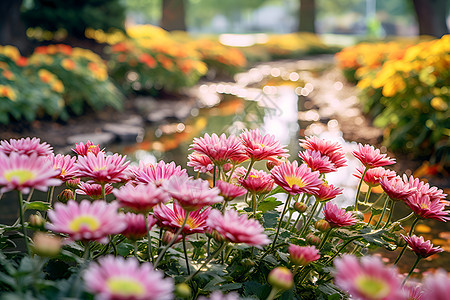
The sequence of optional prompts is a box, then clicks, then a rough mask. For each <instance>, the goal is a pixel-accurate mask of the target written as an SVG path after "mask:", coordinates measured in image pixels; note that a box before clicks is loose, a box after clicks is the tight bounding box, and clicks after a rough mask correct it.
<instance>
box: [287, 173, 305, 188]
mask: <svg viewBox="0 0 450 300" xmlns="http://www.w3.org/2000/svg"><path fill="white" fill-rule="evenodd" d="M284 179H285V180H286V182H287V184H289V187H293V186H294V185H296V186H298V187H299V188H301V187H304V186H305V184H304V183H303V182H302V180H301V178H298V177H292V176H285V177H284Z"/></svg>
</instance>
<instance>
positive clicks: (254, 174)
mask: <svg viewBox="0 0 450 300" xmlns="http://www.w3.org/2000/svg"><path fill="white" fill-rule="evenodd" d="M238 181H239V183H240V184H241V185H242V186H243V187H244V188H246V189H247V190H248V191H249V192H250V193H252V194H256V195H260V194H266V193H268V192H270V191H271V190H272V188H273V184H274V180H273V179H272V176H270V175H269V174H267V173H266V172H264V171H260V170H255V169H252V170H251V171H250V174H249V176H248V177H247V179H244V177H240V178H239V179H238Z"/></svg>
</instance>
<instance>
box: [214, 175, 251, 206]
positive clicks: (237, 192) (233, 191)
mask: <svg viewBox="0 0 450 300" xmlns="http://www.w3.org/2000/svg"><path fill="white" fill-rule="evenodd" d="M216 187H217V188H218V189H219V190H220V196H222V197H223V199H224V200H225V201H231V200H233V199H234V198H236V197H239V196H242V195H245V193H247V190H246V189H244V188H243V187H240V186H237V185H234V184H232V183H228V182H225V181H222V180H218V181H216Z"/></svg>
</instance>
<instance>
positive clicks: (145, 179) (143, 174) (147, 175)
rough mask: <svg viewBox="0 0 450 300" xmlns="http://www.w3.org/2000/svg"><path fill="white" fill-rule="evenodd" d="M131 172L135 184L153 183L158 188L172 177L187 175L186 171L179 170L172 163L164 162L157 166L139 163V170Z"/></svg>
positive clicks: (179, 168) (178, 167)
mask: <svg viewBox="0 0 450 300" xmlns="http://www.w3.org/2000/svg"><path fill="white" fill-rule="evenodd" d="M131 172H132V173H134V175H135V177H136V181H137V182H141V183H153V184H155V185H156V186H158V187H159V186H161V185H162V184H163V182H164V181H166V180H167V179H169V178H171V177H173V176H184V175H187V173H186V170H184V169H181V167H180V166H177V165H175V163H174V162H171V163H168V164H166V163H165V162H164V161H160V162H159V163H157V164H145V163H144V162H142V161H140V162H139V168H137V169H132V170H131Z"/></svg>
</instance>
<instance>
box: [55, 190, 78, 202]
mask: <svg viewBox="0 0 450 300" xmlns="http://www.w3.org/2000/svg"><path fill="white" fill-rule="evenodd" d="M56 198H57V199H58V201H59V202H61V203H66V202H67V201H69V200H74V196H73V192H72V190H69V189H65V190H64V191H62V192H61V194H59V195H58V197H56Z"/></svg>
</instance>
